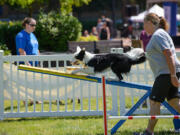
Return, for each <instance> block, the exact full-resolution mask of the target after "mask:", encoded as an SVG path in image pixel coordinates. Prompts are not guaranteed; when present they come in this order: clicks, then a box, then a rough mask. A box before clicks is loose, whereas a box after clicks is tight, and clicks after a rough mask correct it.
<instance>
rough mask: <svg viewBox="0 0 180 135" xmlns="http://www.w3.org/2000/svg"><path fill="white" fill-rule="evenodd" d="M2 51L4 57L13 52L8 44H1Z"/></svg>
mask: <svg viewBox="0 0 180 135" xmlns="http://www.w3.org/2000/svg"><path fill="white" fill-rule="evenodd" d="M0 50H3V51H4V55H10V54H11V51H10V50H9V49H8V47H7V46H6V44H2V43H0Z"/></svg>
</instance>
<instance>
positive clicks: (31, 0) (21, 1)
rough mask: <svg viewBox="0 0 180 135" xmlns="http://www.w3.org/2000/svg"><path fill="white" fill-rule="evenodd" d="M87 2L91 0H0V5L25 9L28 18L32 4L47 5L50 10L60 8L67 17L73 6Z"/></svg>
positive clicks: (31, 10) (30, 14)
mask: <svg viewBox="0 0 180 135" xmlns="http://www.w3.org/2000/svg"><path fill="white" fill-rule="evenodd" d="M89 2H91V0H0V5H3V4H9V5H11V6H14V5H17V6H20V7H21V8H23V9H25V8H27V9H28V10H29V16H32V14H33V5H34V4H38V5H39V6H40V7H41V6H42V5H43V4H47V3H48V6H49V8H50V9H53V10H57V8H60V11H61V13H62V14H63V15H67V14H70V13H72V7H73V6H76V7H80V6H82V5H83V4H86V5H87V4H89ZM58 4H59V5H58Z"/></svg>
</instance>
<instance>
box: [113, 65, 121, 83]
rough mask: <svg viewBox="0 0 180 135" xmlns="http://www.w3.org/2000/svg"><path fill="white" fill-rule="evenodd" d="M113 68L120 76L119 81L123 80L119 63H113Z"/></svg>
mask: <svg viewBox="0 0 180 135" xmlns="http://www.w3.org/2000/svg"><path fill="white" fill-rule="evenodd" d="M111 70H112V71H113V73H115V74H116V76H117V77H118V78H119V81H120V80H123V77H122V75H121V72H120V69H119V66H118V64H117V63H113V64H112V65H111Z"/></svg>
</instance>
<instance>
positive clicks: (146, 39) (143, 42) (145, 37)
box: [140, 30, 151, 51]
mask: <svg viewBox="0 0 180 135" xmlns="http://www.w3.org/2000/svg"><path fill="white" fill-rule="evenodd" d="M150 39H151V35H148V34H147V33H146V31H145V30H143V31H141V34H140V40H141V47H142V48H143V49H144V51H146V46H147V44H148V42H149V40H150Z"/></svg>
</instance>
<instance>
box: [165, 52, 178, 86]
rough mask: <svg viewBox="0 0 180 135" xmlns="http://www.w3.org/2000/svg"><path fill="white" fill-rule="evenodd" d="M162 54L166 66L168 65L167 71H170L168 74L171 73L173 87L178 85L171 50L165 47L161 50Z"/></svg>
mask: <svg viewBox="0 0 180 135" xmlns="http://www.w3.org/2000/svg"><path fill="white" fill-rule="evenodd" d="M163 54H164V56H165V58H166V62H167V64H168V67H169V71H170V75H171V82H172V84H173V85H174V86H175V87H179V82H178V78H177V76H176V68H175V61H174V57H173V55H172V52H171V50H170V49H165V50H164V51H163Z"/></svg>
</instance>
